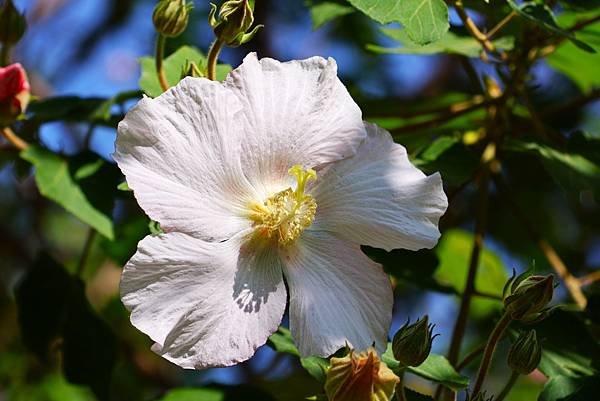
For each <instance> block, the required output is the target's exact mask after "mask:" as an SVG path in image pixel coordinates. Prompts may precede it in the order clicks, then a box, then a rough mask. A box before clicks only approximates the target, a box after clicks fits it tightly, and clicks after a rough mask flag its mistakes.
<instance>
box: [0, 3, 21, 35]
mask: <svg viewBox="0 0 600 401" xmlns="http://www.w3.org/2000/svg"><path fill="white" fill-rule="evenodd" d="M26 29H27V20H26V19H25V15H24V14H21V13H19V11H17V9H16V8H15V5H14V4H13V2H12V0H6V1H5V2H4V5H3V6H2V7H1V8H0V42H2V43H4V44H5V45H14V44H15V43H17V42H18V41H19V40H21V38H22V37H23V35H24V34H25V30H26Z"/></svg>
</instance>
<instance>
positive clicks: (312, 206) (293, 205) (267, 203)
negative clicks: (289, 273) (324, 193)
mask: <svg viewBox="0 0 600 401" xmlns="http://www.w3.org/2000/svg"><path fill="white" fill-rule="evenodd" d="M288 172H289V173H290V174H291V175H293V176H295V177H296V181H297V184H296V189H295V190H293V189H292V188H287V189H284V190H283V191H280V192H277V193H275V194H274V195H272V196H269V197H268V198H267V199H265V200H264V202H262V203H259V202H255V203H252V204H251V205H250V214H249V217H250V219H251V220H252V221H253V222H254V234H255V237H258V238H262V239H265V240H268V241H273V242H276V243H277V244H279V245H281V246H286V245H289V244H291V243H292V242H294V241H295V240H296V239H297V238H298V237H299V236H300V234H301V233H302V232H303V231H304V230H305V229H306V228H308V227H310V225H311V224H312V222H313V221H314V219H315V213H316V211H317V202H316V201H315V199H314V198H313V197H312V196H311V195H308V194H305V193H304V191H305V187H306V183H307V182H308V181H309V180H316V179H317V173H316V172H315V171H314V170H313V169H310V168H309V169H306V170H303V169H302V166H300V165H295V166H293V167H292V168H291V169H289V171H288Z"/></svg>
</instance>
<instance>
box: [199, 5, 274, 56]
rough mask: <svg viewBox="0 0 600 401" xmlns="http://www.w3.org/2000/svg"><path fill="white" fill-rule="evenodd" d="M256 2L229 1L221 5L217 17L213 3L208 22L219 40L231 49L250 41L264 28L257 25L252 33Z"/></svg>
mask: <svg viewBox="0 0 600 401" xmlns="http://www.w3.org/2000/svg"><path fill="white" fill-rule="evenodd" d="M253 14H254V2H253V1H252V2H250V1H249V0H228V1H226V2H225V3H223V4H222V5H221V8H220V9H219V12H218V15H217V6H216V5H214V4H212V3H211V10H210V13H209V15H208V21H209V23H210V26H212V28H213V31H214V32H215V36H216V37H217V40H219V41H221V42H222V43H224V44H225V45H227V46H229V47H237V46H239V45H242V44H244V43H246V42H248V41H250V40H251V39H252V38H253V37H254V35H255V34H256V32H257V31H258V30H259V29H260V28H262V25H257V26H255V27H254V29H252V30H251V31H250V32H248V31H249V29H250V27H251V26H252V24H253V23H254V15H253Z"/></svg>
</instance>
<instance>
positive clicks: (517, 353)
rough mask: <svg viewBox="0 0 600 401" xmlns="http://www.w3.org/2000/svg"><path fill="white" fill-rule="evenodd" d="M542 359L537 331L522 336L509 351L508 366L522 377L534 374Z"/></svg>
mask: <svg viewBox="0 0 600 401" xmlns="http://www.w3.org/2000/svg"><path fill="white" fill-rule="evenodd" d="M541 359H542V346H541V345H540V343H539V342H538V340H537V336H536V334H535V330H531V331H530V332H529V333H527V334H521V335H520V336H519V337H518V338H517V340H516V341H515V342H514V343H513V344H512V345H511V346H510V349H509V350H508V366H510V368H511V369H512V370H514V371H515V372H517V373H520V374H522V375H528V374H529V373H531V372H533V371H534V370H535V368H537V366H538V365H539V364H540V360H541Z"/></svg>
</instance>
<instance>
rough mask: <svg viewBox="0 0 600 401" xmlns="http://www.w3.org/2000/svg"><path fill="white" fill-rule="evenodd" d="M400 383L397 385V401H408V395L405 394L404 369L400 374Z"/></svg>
mask: <svg viewBox="0 0 600 401" xmlns="http://www.w3.org/2000/svg"><path fill="white" fill-rule="evenodd" d="M398 378H399V379H400V381H399V382H398V384H396V400H397V401H406V394H405V393H404V369H402V371H401V372H400V373H398Z"/></svg>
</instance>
